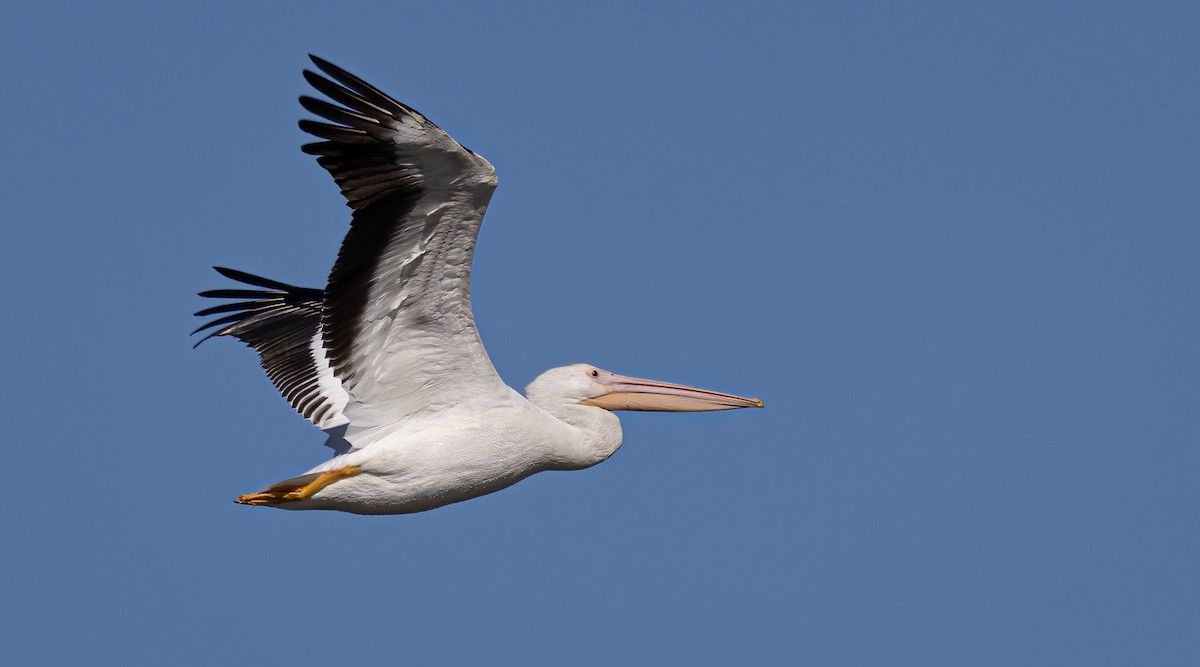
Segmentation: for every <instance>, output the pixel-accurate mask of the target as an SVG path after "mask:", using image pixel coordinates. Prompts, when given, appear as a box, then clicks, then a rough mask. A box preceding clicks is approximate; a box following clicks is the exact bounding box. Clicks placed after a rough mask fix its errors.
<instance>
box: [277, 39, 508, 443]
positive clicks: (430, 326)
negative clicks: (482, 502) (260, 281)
mask: <svg viewBox="0 0 1200 667" xmlns="http://www.w3.org/2000/svg"><path fill="white" fill-rule="evenodd" d="M312 60H313V62H314V63H315V64H316V66H317V68H318V69H320V70H321V72H323V73H324V76H322V75H321V74H317V73H315V72H312V71H308V70H306V71H305V72H304V77H305V79H306V80H307V81H308V82H309V83H310V84H311V85H312V86H313V87H314V88H316V89H317V90H318V91H320V92H321V93H323V94H324V95H325V96H327V97H328V98H329V99H330V100H332V102H333V103H331V102H327V101H324V100H319V99H315V98H311V97H301V98H300V103H301V105H303V106H304V108H305V109H307V110H308V111H310V112H312V113H314V114H316V115H318V116H320V117H322V118H324V119H325V120H326V121H329V122H318V121H312V120H302V121H300V128H301V129H302V130H304V131H305V132H308V133H309V134H312V135H314V136H316V137H318V138H320V139H323V141H320V142H317V143H311V144H306V145H305V146H304V147H303V150H304V152H306V153H309V154H312V155H316V156H318V157H317V162H318V163H319V164H320V165H321V166H322V167H324V168H325V169H326V170H328V171H329V173H330V174H331V175H332V176H333V179H334V181H336V182H337V184H338V186H339V187H340V188H341V191H342V194H343V195H344V196H345V198H346V202H347V204H348V205H349V206H350V208H351V209H352V210H353V216H352V218H351V224H350V231H349V232H348V233H347V234H346V238H345V240H344V241H343V242H342V247H341V249H340V251H339V252H338V257H337V261H336V262H335V263H334V266H333V270H332V271H331V272H330V276H329V283H328V286H327V287H326V290H325V301H324V309H323V311H322V315H321V317H322V319H321V333H322V336H323V345H324V348H325V352H326V354H327V355H328V358H329V362H330V365H331V367H332V368H333V372H334V373H335V375H336V376H337V378H338V379H339V380H340V381H341V383H342V385H343V387H344V388H345V389H346V390H347V391H348V392H349V394H350V403H349V405H348V406H347V410H346V414H347V417H349V420H350V430H349V431H348V433H347V436H346V438H347V440H349V441H350V442H351V443H353V444H354V446H355V447H361V446H365V444H367V443H368V442H369V441H368V439H367V438H368V436H367V435H365V434H366V433H368V432H369V431H370V430H371V429H372V428H374V427H376V426H386V425H391V424H395V423H397V422H399V421H401V420H404V419H405V418H407V417H409V416H411V415H413V414H416V413H418V412H421V411H424V410H437V409H440V408H442V407H446V406H448V405H451V404H453V403H456V402H460V401H463V400H469V399H470V398H472V397H475V396H479V395H481V394H489V393H490V394H495V393H497V392H501V391H504V390H507V387H505V386H504V384H503V382H501V381H500V378H499V377H498V376H497V375H496V371H495V369H494V368H493V367H492V364H491V361H490V360H489V359H488V356H487V352H486V351H485V350H484V347H483V343H482V341H481V340H480V339H479V333H478V331H477V330H476V328H475V320H474V316H473V315H472V312H471V296H470V279H471V260H472V257H473V255H474V250H475V239H476V237H477V235H478V233H479V227H480V224H481V223H482V221H483V215H484V212H485V211H486V209H487V204H488V201H489V200H490V199H491V196H492V192H493V191H494V190H495V188H496V172H495V170H494V169H493V168H492V166H491V165H490V164H488V162H487V161H486V160H484V159H483V158H482V157H480V156H478V155H476V154H475V153H472V152H471V151H469V150H467V149H466V148H464V147H463V146H461V145H460V144H459V143H458V142H457V141H455V140H454V139H452V138H451V137H450V136H449V135H448V134H446V133H445V132H443V131H442V130H441V129H440V128H438V127H437V126H436V125H434V124H433V123H431V122H430V121H429V120H427V119H426V118H425V117H424V116H422V115H421V114H420V113H418V112H416V111H415V110H413V109H412V108H410V107H408V106H406V105H404V104H401V103H400V102H397V101H396V100H394V99H392V98H391V97H389V96H388V95H386V94H384V93H383V92H381V91H379V90H378V89H377V88H375V87H374V86H372V85H370V84H368V83H366V82H365V81H363V80H361V79H359V78H357V77H355V76H353V75H351V74H349V73H348V72H346V71H344V70H342V69H340V68H338V67H336V66H334V65H332V64H330V63H328V62H326V61H324V60H322V59H320V58H317V57H315V56H313V57H312Z"/></svg>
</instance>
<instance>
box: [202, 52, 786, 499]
mask: <svg viewBox="0 0 1200 667" xmlns="http://www.w3.org/2000/svg"><path fill="white" fill-rule="evenodd" d="M313 61H314V62H315V63H316V64H317V66H318V67H319V68H320V69H321V70H322V71H323V72H324V73H325V74H326V75H328V76H329V77H330V78H331V79H332V81H331V80H330V79H327V78H325V77H323V76H321V75H319V74H315V73H313V72H310V71H305V73H304V75H305V78H306V79H307V80H308V81H309V83H311V84H312V85H313V86H314V87H315V88H317V90H319V91H321V92H322V93H324V94H325V95H327V96H328V97H329V98H330V99H332V100H334V101H335V102H338V103H340V104H341V106H338V105H335V104H331V103H329V102H326V101H323V100H318V99H314V98H309V97H301V99H300V101H301V104H302V105H303V106H304V107H305V108H306V109H308V110H309V111H311V112H313V113H315V114H317V115H319V116H322V117H324V118H325V119H327V120H330V121H333V123H335V124H328V123H320V122H315V121H301V122H300V127H301V129H303V130H305V131H306V132H309V133H310V134H314V135H316V136H318V137H320V138H322V139H325V141H322V142H318V143H313V144H307V145H305V146H304V150H305V152H309V153H313V154H316V155H318V156H320V157H319V158H318V162H319V163H320V164H321V166H323V167H325V168H326V169H327V170H328V171H329V172H330V173H331V174H332V175H333V177H334V180H335V181H336V182H337V183H338V185H339V186H340V187H341V190H342V194H343V195H345V197H346V200H347V203H348V204H349V206H350V207H351V209H353V211H354V214H353V217H352V221H351V226H350V231H349V232H348V233H347V235H346V239H345V241H343V243H342V248H341V250H340V252H339V253H338V259H337V262H336V263H335V264H334V267H333V270H332V271H331V273H330V277H329V282H328V285H327V287H326V289H325V290H316V289H305V288H298V287H293V286H291V285H287V284H285V283H280V282H277V281H273V280H268V279H265V278H260V277H257V276H253V275H250V274H247V273H243V272H241V271H234V270H232V269H222V268H218V269H217V270H218V271H219V272H220V273H221V274H222V275H225V276H227V277H229V278H232V279H234V280H238V281H241V282H243V283H247V284H249V285H253V286H255V287H259V288H265V289H260V290H246V289H230V290H215V291H210V292H202V293H201V296H206V297H215V298H232V299H245V300H243V301H238V302H234V303H225V304H222V305H219V306H215V307H212V308H208V309H205V310H202V311H200V312H199V313H197V315H213V314H217V313H232V314H230V315H226V316H224V317H221V318H219V319H217V320H214V321H212V322H209V323H208V324H206V325H204V326H202V327H201V328H200V329H197V331H200V330H203V329H207V328H209V327H220V328H217V329H215V330H214V331H213V332H212V333H210V334H209V335H208V336H206V337H205V338H204V339H202V340H201V342H203V340H207V338H208V337H211V336H226V335H227V336H233V337H235V338H238V339H240V340H242V341H244V342H246V343H247V344H249V345H250V346H251V347H253V348H254V349H255V350H256V351H257V352H258V353H259V356H260V358H261V360H262V365H263V368H264V369H265V370H266V371H267V374H268V376H269V377H270V378H271V380H272V382H274V383H275V385H276V387H278V388H279V390H280V392H281V393H282V394H283V395H284V397H285V398H286V399H287V400H288V401H289V402H290V403H291V404H292V407H293V408H295V409H296V411H297V412H299V413H300V414H301V415H302V416H303V417H305V418H306V419H308V420H309V421H311V422H312V423H313V424H315V425H316V426H318V427H319V428H322V429H324V430H325V431H326V432H327V433H329V435H330V438H329V443H328V444H329V446H330V447H332V448H333V449H334V451H335V453H336V455H335V456H334V458H333V459H331V460H329V461H327V462H326V463H324V464H322V465H319V466H317V467H315V468H313V469H312V470H310V471H309V472H307V473H305V474H303V475H300V476H298V477H293V478H291V479H287V480H284V481H281V482H278V483H276V484H273V485H271V486H269V487H268V488H266V489H265V490H263V491H261V492H258V493H252V494H247V495H243V496H241V497H240V498H238V500H237V501H238V502H239V503H243V504H248V505H269V506H274V507H281V508H284V509H332V510H341V511H346V512H355V513H360V514H400V513H409V512H420V511H424V510H428V509H433V508H436V507H440V506H442V505H447V504H449V503H454V502H459V501H462V500H467V499H469V498H474V497H477V496H481V495H484V494H487V493H491V492H493V491H498V490H500V489H503V488H505V487H507V486H511V485H512V484H515V483H517V482H519V481H521V480H522V479H524V478H526V477H528V476H529V475H532V474H534V473H537V472H541V471H544V470H575V469H579V468H586V467H588V466H592V465H595V464H597V463H600V462H601V461H604V460H606V459H607V458H608V457H610V456H612V455H613V453H614V452H616V451H617V449H618V448H619V447H620V446H621V424H620V421H619V420H618V419H617V417H616V415H614V414H612V413H611V412H610V410H670V411H706V410H728V409H732V408H742V407H762V401H760V400H758V399H752V398H742V397H739V396H733V395H731V394H723V393H719V392H713V391H707V390H702V389H695V388H692V387H686V386H682V385H675V384H670V383H665V382H657V381H653V380H641V379H638V378H632V377H626V376H621V375H617V374H614V373H610V372H608V371H604V370H601V369H598V368H595V367H594V366H590V365H586V364H576V365H573V366H565V367H562V368H555V369H552V370H549V371H547V372H545V373H543V374H542V375H541V376H539V377H538V378H537V379H536V380H534V381H533V383H531V384H530V385H529V387H528V388H527V394H528V399H527V398H525V397H523V396H521V395H520V394H519V393H517V392H516V391H514V390H513V389H511V388H509V387H508V386H507V385H505V384H504V383H503V382H502V381H501V380H500V377H499V376H498V375H497V374H496V371H495V369H494V368H493V367H492V364H491V361H490V360H489V359H488V357H487V352H486V351H485V350H484V347H483V343H482V341H481V340H480V339H479V334H478V331H477V330H476V328H475V322H474V317H473V315H472V312H471V303H470V267H471V260H472V256H473V253H474V246H475V239H476V236H477V234H478V232H479V226H480V224H481V222H482V220H483V215H484V212H485V211H486V209H487V204H488V201H489V200H490V198H491V194H492V191H493V190H494V189H495V186H496V177H495V170H493V169H492V166H491V165H490V164H488V163H487V161H486V160H484V159H483V158H482V157H480V156H478V155H476V154H475V153H472V152H471V151H469V150H467V149H466V148H463V147H462V146H461V145H459V144H458V142H456V141H454V140H453V139H452V138H450V136H449V135H447V134H446V133H445V132H443V131H442V130H441V129H440V128H438V127H437V126H436V125H434V124H433V123H431V122H429V121H428V120H427V119H425V117H424V116H422V115H420V114H419V113H417V112H416V111H414V110H413V109H411V108H410V107H407V106H405V105H403V104H401V103H399V102H397V101H395V100H394V99H392V98H390V97H388V96H387V95H385V94H384V93H382V92H380V91H379V90H378V89H376V88H374V87H373V86H371V85H370V84H367V83H366V82H364V81H362V80H361V79H358V78H357V77H354V76H353V75H350V74H349V73H347V72H345V71H344V70H341V69H339V68H337V67H335V66H333V65H331V64H329V63H327V62H325V61H323V60H321V59H319V58H316V57H313ZM334 81H336V82H337V83H334ZM339 84H340V85H339ZM198 344H199V343H197V345H198Z"/></svg>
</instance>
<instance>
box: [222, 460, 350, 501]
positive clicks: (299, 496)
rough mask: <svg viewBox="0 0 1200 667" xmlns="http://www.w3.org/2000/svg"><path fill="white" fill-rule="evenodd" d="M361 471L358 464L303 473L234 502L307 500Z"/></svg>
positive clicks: (240, 497)
mask: <svg viewBox="0 0 1200 667" xmlns="http://www.w3.org/2000/svg"><path fill="white" fill-rule="evenodd" d="M361 472H362V468H359V467H358V466H347V467H345V468H338V469H337V470H328V471H326V472H322V473H317V474H313V475H301V476H300V477H293V478H292V479H287V480H284V481H282V482H279V483H278V484H272V485H271V486H269V487H267V488H266V489H264V490H262V491H259V492H258V493H247V494H246V495H243V496H239V497H238V499H237V500H235V501H234V502H236V503H239V504H241V505H278V504H280V503H286V502H291V501H294V500H306V499H308V498H311V497H312V496H313V494H315V493H316V492H317V491H320V490H321V489H323V488H325V487H327V486H329V485H330V484H333V483H334V482H336V481H338V480H342V479H346V478H347V477H354V476H355V475H358V474H359V473H361Z"/></svg>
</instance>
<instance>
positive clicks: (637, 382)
mask: <svg viewBox="0 0 1200 667" xmlns="http://www.w3.org/2000/svg"><path fill="white" fill-rule="evenodd" d="M525 391H526V394H527V395H528V396H529V399H530V400H532V401H533V402H534V403H538V404H546V403H561V402H564V401H565V402H566V403H568V404H578V405H587V406H593V407H597V408H604V409H605V410H644V411H654V412H707V411H711V410H733V409H735V408H761V407H763V402H762V401H761V400H759V399H757V398H743V397H741V396H734V395H733V394H724V393H721V392H719V391H710V390H708V389H697V388H695V387H689V386H686V385H682V384H673V383H671V382H662V381H659V380H645V379H642V378H636V377H630V376H628V375H618V374H617V373H613V372H612V371H606V370H604V369H602V368H597V367H595V366H592V365H591V364H573V365H571V366H562V367H560V368H552V369H550V370H548V371H546V372H545V373H542V374H541V375H539V376H538V377H537V379H535V380H534V381H533V382H532V383H530V385H529V386H528V387H527V388H526V390H525Z"/></svg>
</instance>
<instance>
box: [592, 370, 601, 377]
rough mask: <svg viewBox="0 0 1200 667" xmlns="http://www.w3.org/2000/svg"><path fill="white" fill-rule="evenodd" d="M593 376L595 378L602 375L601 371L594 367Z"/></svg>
mask: <svg viewBox="0 0 1200 667" xmlns="http://www.w3.org/2000/svg"><path fill="white" fill-rule="evenodd" d="M592 377H594V378H598V377H600V371H598V370H596V369H595V368H593V369H592Z"/></svg>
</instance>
